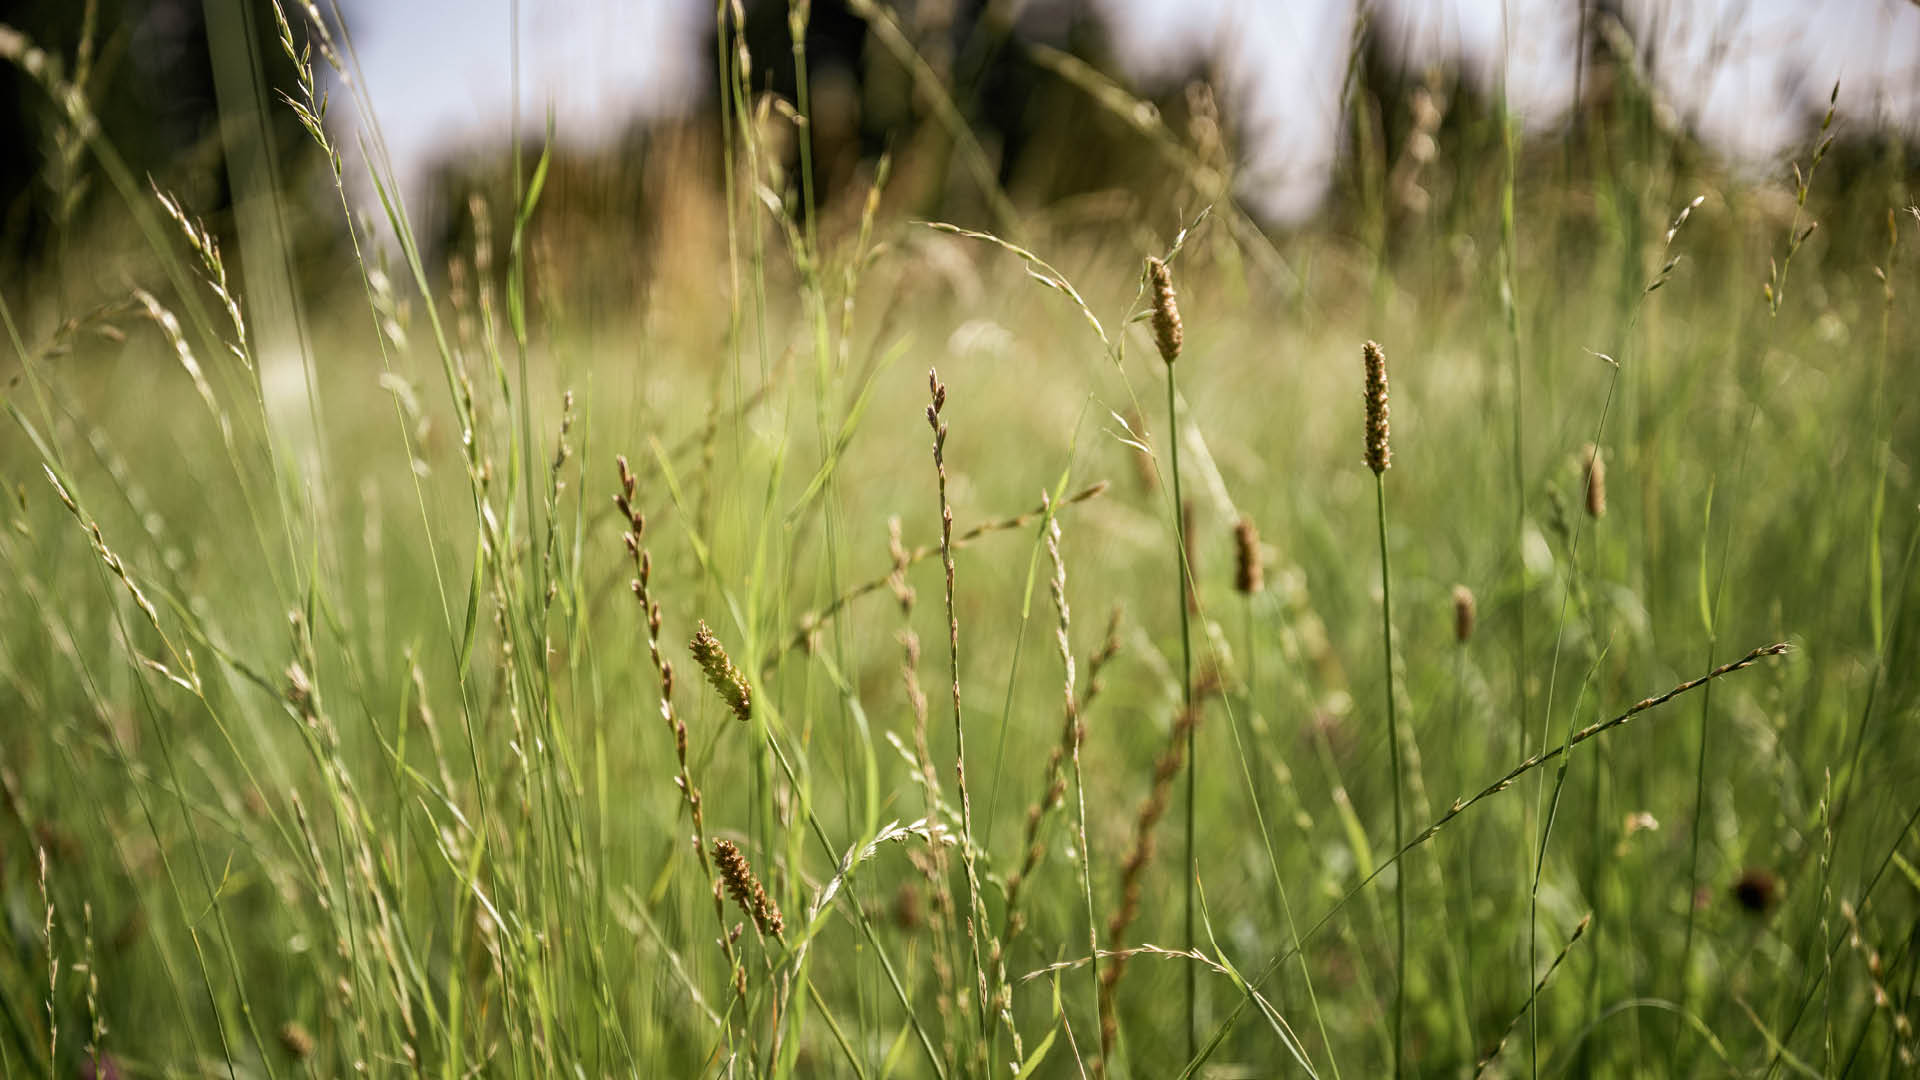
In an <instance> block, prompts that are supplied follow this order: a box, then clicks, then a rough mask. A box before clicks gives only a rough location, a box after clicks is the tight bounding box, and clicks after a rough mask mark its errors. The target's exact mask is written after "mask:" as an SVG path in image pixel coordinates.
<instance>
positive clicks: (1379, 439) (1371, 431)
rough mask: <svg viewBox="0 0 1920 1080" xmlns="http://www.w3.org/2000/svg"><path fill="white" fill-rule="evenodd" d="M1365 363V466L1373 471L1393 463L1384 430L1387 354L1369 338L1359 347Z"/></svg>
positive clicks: (1385, 419) (1378, 472)
mask: <svg viewBox="0 0 1920 1080" xmlns="http://www.w3.org/2000/svg"><path fill="white" fill-rule="evenodd" d="M1360 355H1361V357H1362V358H1363V359H1364V360H1365V361H1366V365H1367V393H1366V400H1367V468H1369V469H1372V470H1373V472H1374V475H1376V476H1378V475H1379V474H1381V473H1383V472H1386V471H1387V469H1389V468H1391V467H1392V465H1393V450H1392V448H1391V447H1390V446H1389V445H1388V432H1387V354H1386V353H1384V352H1382V351H1381V349H1380V346H1379V345H1376V344H1375V343H1373V342H1371V341H1369V342H1367V343H1366V344H1365V345H1363V346H1361V347H1360Z"/></svg>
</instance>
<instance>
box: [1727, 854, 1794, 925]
mask: <svg viewBox="0 0 1920 1080" xmlns="http://www.w3.org/2000/svg"><path fill="white" fill-rule="evenodd" d="M1730 891H1731V892H1732V893H1733V899H1734V902H1735V903H1737V904H1739V905H1740V906H1741V907H1743V908H1745V909H1747V910H1748V911H1750V912H1752V913H1753V914H1755V915H1765V914H1767V913H1768V912H1770V911H1772V910H1773V906H1774V904H1776V903H1778V902H1779V900H1780V892H1781V889H1780V879H1779V878H1778V877H1775V876H1774V874H1773V871H1771V870H1768V869H1766V868H1765V867H1758V866H1756V867H1749V868H1748V869H1747V870H1745V871H1743V872H1742V873H1741V875H1740V876H1739V877H1738V878H1736V879H1735V880H1734V883H1733V886H1732V888H1731V890H1730Z"/></svg>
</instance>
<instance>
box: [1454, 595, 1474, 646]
mask: <svg viewBox="0 0 1920 1080" xmlns="http://www.w3.org/2000/svg"><path fill="white" fill-rule="evenodd" d="M1473 616H1474V604H1473V590H1472V589H1469V588H1467V587H1466V586H1465V585H1455V586H1454V587H1453V639H1454V640H1455V641H1458V642H1459V643H1460V644H1462V645H1465V644H1466V643H1467V640H1468V639H1469V638H1471V637H1473Z"/></svg>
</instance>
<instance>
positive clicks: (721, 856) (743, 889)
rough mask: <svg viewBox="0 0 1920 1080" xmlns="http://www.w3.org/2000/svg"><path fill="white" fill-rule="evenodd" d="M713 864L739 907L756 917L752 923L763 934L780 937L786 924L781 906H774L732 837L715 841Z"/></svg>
mask: <svg viewBox="0 0 1920 1080" xmlns="http://www.w3.org/2000/svg"><path fill="white" fill-rule="evenodd" d="M713 863H714V865H715V866H716V867H718V868H719V870H720V880H721V881H722V882H724V883H725V884H726V886H727V893H728V895H730V896H732V897H733V902H734V903H736V904H739V905H740V910H741V911H744V912H746V913H747V914H748V915H749V916H751V917H752V919H753V924H754V925H755V926H757V927H759V928H760V932H761V933H762V934H771V935H773V936H774V937H779V936H780V932H781V931H782V930H783V929H785V927H786V923H785V921H784V920H782V919H781V917H780V909H779V908H778V907H777V906H775V905H774V902H773V898H772V897H770V896H768V895H767V890H766V889H765V888H763V887H761V885H760V880H759V879H758V878H756V877H754V876H753V867H751V866H749V865H747V857H746V856H745V855H744V854H742V853H741V851H740V849H739V848H738V847H736V846H734V843H733V841H731V840H715V841H714V842H713Z"/></svg>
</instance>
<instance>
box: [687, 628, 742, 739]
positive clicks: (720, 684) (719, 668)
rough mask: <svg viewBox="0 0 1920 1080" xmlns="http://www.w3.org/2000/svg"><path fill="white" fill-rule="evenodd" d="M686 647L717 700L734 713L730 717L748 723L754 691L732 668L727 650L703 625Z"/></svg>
mask: <svg viewBox="0 0 1920 1080" xmlns="http://www.w3.org/2000/svg"><path fill="white" fill-rule="evenodd" d="M687 647H688V649H689V650H690V651H691V652H692V653H693V658H694V660H695V661H696V662H698V663H699V665H700V670H701V671H703V672H705V673H706V675H707V681H708V682H709V683H712V684H713V689H714V690H715V691H716V692H717V693H719V695H720V699H721V700H722V701H725V702H726V703H727V708H729V709H731V710H733V715H735V716H737V717H739V718H740V720H741V721H742V722H745V721H747V720H751V719H752V718H753V690H752V689H751V688H750V687H748V686H747V677H746V676H745V675H742V674H740V669H739V668H737V667H734V666H733V661H732V660H731V659H729V658H728V656H727V650H726V647H725V646H723V645H721V644H720V639H719V638H717V637H714V636H713V631H712V630H709V629H707V624H706V622H705V621H702V622H701V623H700V628H699V629H698V630H696V631H694V634H693V641H692V642H691V643H689V645H688V646H687Z"/></svg>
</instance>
